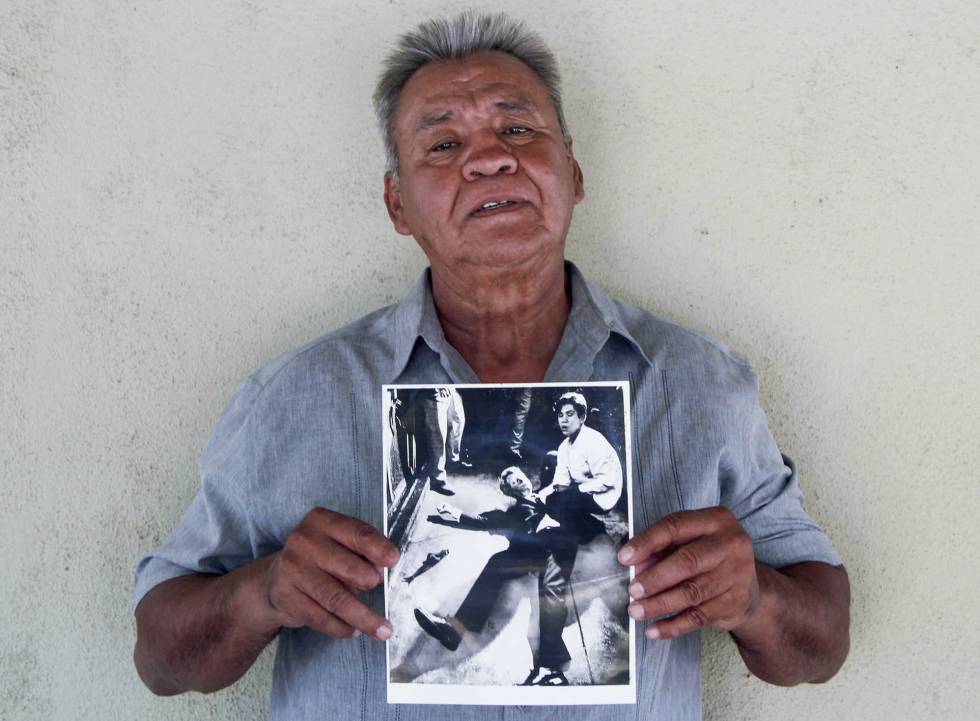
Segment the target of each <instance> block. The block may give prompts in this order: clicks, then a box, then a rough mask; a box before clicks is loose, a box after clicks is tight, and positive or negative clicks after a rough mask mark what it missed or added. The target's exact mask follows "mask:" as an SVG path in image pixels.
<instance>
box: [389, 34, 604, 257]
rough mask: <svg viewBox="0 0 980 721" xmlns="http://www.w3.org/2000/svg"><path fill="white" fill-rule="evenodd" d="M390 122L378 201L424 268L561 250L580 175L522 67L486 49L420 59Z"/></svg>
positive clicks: (533, 78) (543, 97) (549, 109)
mask: <svg viewBox="0 0 980 721" xmlns="http://www.w3.org/2000/svg"><path fill="white" fill-rule="evenodd" d="M394 128H395V139H396V142H397V147H398V155H399V177H398V179H395V178H393V177H391V176H390V175H386V176H385V204H386V205H387V207H388V212H389V214H390V215H391V219H392V222H393V223H394V225H395V229H396V230H397V231H398V232H399V233H402V234H404V235H413V236H415V238H416V240H417V241H418V243H419V245H420V246H421V247H422V250H423V251H425V254H426V255H427V256H428V257H429V261H430V262H431V263H432V265H433V267H438V268H440V269H449V270H453V271H457V272H464V273H465V271H466V266H468V265H477V266H480V267H488V266H490V267H503V268H506V267H509V266H515V265H519V264H521V263H525V262H527V261H529V260H534V259H536V258H537V259H539V260H540V259H542V258H544V259H547V260H552V259H553V258H554V257H555V256H557V257H559V258H560V257H563V256H564V245H565V235H566V234H567V232H568V226H569V223H570V222H571V218H572V209H573V208H574V207H575V204H576V203H578V202H579V201H580V200H582V198H583V197H584V196H585V190H584V186H583V182H582V172H581V169H580V168H579V166H578V163H577V162H576V160H575V157H574V156H573V155H572V146H571V142H568V143H566V142H565V141H564V139H563V137H562V133H561V128H560V126H559V123H558V115H557V113H556V111H555V109H554V106H553V105H552V103H551V99H550V97H549V96H548V91H547V89H546V88H545V86H544V84H543V83H542V82H541V80H540V79H539V78H538V77H537V75H535V74H534V72H532V71H531V69H530V68H528V67H527V66H526V65H524V63H522V62H521V61H519V60H517V59H516V58H514V57H512V56H510V55H507V54H505V53H500V52H486V53H481V54H479V55H475V56H473V57H471V58H468V59H466V60H463V61H445V62H439V63H430V64H429V65H425V66H423V67H422V68H421V69H419V70H418V71H417V72H416V73H415V74H414V75H413V76H412V77H411V78H410V79H409V81H408V83H407V84H406V85H405V88H404V89H403V91H402V94H401V97H400V99H399V101H398V106H397V108H396V113H395V122H394ZM488 204H489V205H488Z"/></svg>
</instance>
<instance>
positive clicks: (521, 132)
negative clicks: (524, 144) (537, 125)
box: [504, 125, 531, 135]
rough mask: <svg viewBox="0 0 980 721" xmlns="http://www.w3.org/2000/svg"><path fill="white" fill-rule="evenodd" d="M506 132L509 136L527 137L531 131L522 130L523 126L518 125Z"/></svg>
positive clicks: (527, 129) (528, 129)
mask: <svg viewBox="0 0 980 721" xmlns="http://www.w3.org/2000/svg"><path fill="white" fill-rule="evenodd" d="M504 132H505V133H507V134H508V135H526V134H527V133H530V132H531V129H530V128H522V127H521V126H519V125H518V126H516V127H513V128H507V130H505V131H504Z"/></svg>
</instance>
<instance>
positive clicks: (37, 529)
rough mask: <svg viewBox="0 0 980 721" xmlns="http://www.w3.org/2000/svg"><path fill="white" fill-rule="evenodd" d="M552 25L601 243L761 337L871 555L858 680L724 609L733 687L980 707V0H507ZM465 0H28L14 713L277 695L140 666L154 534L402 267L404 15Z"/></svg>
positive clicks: (15, 334)
mask: <svg viewBox="0 0 980 721" xmlns="http://www.w3.org/2000/svg"><path fill="white" fill-rule="evenodd" d="M494 8H495V9H503V10H508V11H511V12H512V13H513V14H515V15H517V16H519V17H522V18H524V19H526V20H527V21H529V23H530V24H531V25H532V26H533V27H536V28H538V29H539V30H540V31H541V32H542V33H543V35H544V36H545V38H546V39H547V40H548V41H549V43H550V44H551V45H552V46H553V48H554V50H555V51H556V53H557V55H558V57H559V60H560V63H561V66H562V68H563V71H564V74H565V78H566V83H565V93H566V97H567V114H568V117H569V121H570V123H571V127H572V130H573V134H574V136H575V148H576V151H577V154H578V156H579V159H580V161H581V163H582V166H583V168H584V169H585V175H586V184H587V192H588V197H587V199H586V201H585V203H584V204H583V205H582V206H580V207H579V208H578V210H577V212H576V216H575V220H574V224H573V227H572V231H571V234H570V239H569V250H568V254H569V257H571V258H572V259H574V260H575V261H576V262H578V263H579V264H580V265H581V266H582V267H583V268H584V269H585V270H586V271H587V272H588V273H589V275H590V276H591V277H592V278H593V279H594V280H595V281H598V282H599V283H600V284H601V285H603V286H604V287H606V288H607V289H608V290H609V291H610V292H612V293H613V294H615V295H617V296H619V297H621V298H623V299H624V300H627V301H630V302H633V303H636V304H639V305H642V306H644V307H646V308H648V309H650V310H652V311H654V312H657V313H660V314H662V315H664V316H666V317H668V318H671V319H674V320H676V321H679V322H681V323H685V324H687V325H690V326H693V327H695V328H697V329H700V330H703V331H706V332H709V333H711V334H713V335H715V336H717V337H720V338H722V339H723V340H725V341H727V342H728V343H729V344H731V345H732V346H734V347H736V348H737V349H739V350H741V351H742V352H743V353H745V354H746V355H747V356H748V357H749V358H750V359H751V360H752V362H753V363H754V364H755V366H756V368H757V370H758V372H759V375H760V378H761V382H762V394H763V403H764V406H765V407H766V409H767V410H768V412H769V416H770V420H771V424H772V427H773V431H774V433H775V435H776V437H777V440H778V441H779V442H780V445H781V446H782V448H783V449H784V450H785V451H786V452H787V453H789V454H791V455H793V456H795V458H796V459H797V460H798V462H799V464H800V468H801V473H802V482H803V484H804V489H805V491H806V493H807V498H808V508H809V510H810V511H811V512H812V514H813V515H814V516H815V517H816V518H817V519H818V520H819V521H820V522H821V523H822V524H823V525H824V526H825V528H826V529H827V530H828V532H829V533H830V535H831V537H832V538H833V539H834V541H835V543H836V545H837V547H838V549H839V550H840V552H841V555H842V556H843V557H844V559H845V560H846V563H847V567H848V569H849V571H850V575H851V579H852V583H853V589H854V590H853V593H854V602H853V643H852V650H851V655H850V658H849V660H848V662H847V664H846V666H845V667H844V669H843V671H842V672H841V673H840V675H839V676H838V677H837V678H836V679H835V680H834V681H833V682H832V683H830V684H829V685H824V686H813V687H802V688H795V689H789V690H787V689H779V688H774V687H770V686H766V685H765V684H763V683H762V682H759V681H757V680H755V679H753V678H750V677H749V676H748V674H747V672H746V671H745V670H744V668H743V667H742V666H741V664H740V661H739V660H738V657H737V655H736V652H735V650H734V647H733V645H732V644H731V642H730V641H729V640H728V639H727V637H725V636H723V635H720V634H713V633H710V634H706V635H705V638H704V659H705V660H704V667H705V683H704V707H705V716H706V718H707V719H709V720H711V721H718V720H721V719H799V720H809V719H834V720H835V721H836V720H840V719H862V720H863V719H886V720H888V721H893V720H894V719H965V718H969V717H975V716H974V715H975V714H976V709H977V708H978V707H980V698H978V695H980V692H978V689H980V678H978V676H977V659H978V658H980V624H978V618H977V616H978V614H977V603H978V598H980V593H978V591H980V588H978V586H980V581H978V578H980V572H978V565H977V558H978V557H977V550H976V549H977V545H978V543H980V530H978V524H977V521H976V519H977V517H978V514H980V495H978V491H977V467H978V464H980V451H978V441H977V437H978V432H977V426H978V418H980V403H978V397H980V377H978V375H980V374H978V367H980V363H978V361H980V358H978V355H980V333H978V324H977V314H978V311H980V292H978V285H980V284H978V276H980V256H978V249H977V244H978V237H977V228H978V226H980V169H978V165H980V121H978V117H980V7H978V5H977V3H976V2H975V1H974V0H967V1H964V2H954V1H952V0H937V1H936V2H929V3H923V2H908V1H900V0H867V1H866V2H862V3H852V2H809V1H801V0H795V1H792V2H748V1H745V0H742V1H740V2H736V3H732V2H725V1H722V0H710V1H706V2H701V3H688V2H665V1H656V2H626V1H622V2H612V1H610V2H604V3H597V2H585V1H583V0H572V1H570V2H561V3H559V2H551V1H549V2H545V3H537V4H527V3H518V2H513V1H511V0H505V1H504V2H501V3H496V4H495V5H494ZM455 9H456V6H455V5H454V4H450V3H439V2H420V3H406V2H398V1H393V2H389V1H387V0H385V1H382V0H359V1H358V2H356V3H341V2H318V3H306V4H300V3H292V2H276V3H272V2H269V3H260V2H233V1H232V0H220V1H219V0H216V1H214V2H209V3H198V2H189V1H188V2H166V3H158V2H153V3H148V2H139V1H137V2H133V3H113V2H71V3H57V2H44V3H41V2H32V1H30V0H5V1H3V2H0V252H2V255H0V402H2V407H3V410H2V414H0V484H2V488H0V492H2V497H3V502H2V504H0V549H2V551H0V552H2V564H3V566H2V573H0V717H2V718H4V719H161V720H162V719H199V718H211V719H236V720H237V719H242V718H263V717H264V715H265V702H266V694H267V689H268V685H269V678H270V673H271V664H270V661H271V658H272V654H271V653H269V652H267V653H266V654H265V655H264V656H263V657H262V658H261V660H260V662H259V663H257V664H256V666H255V667H254V668H253V669H252V671H251V672H250V673H249V674H248V675H247V677H246V678H245V679H244V680H243V681H241V682H240V683H238V684H237V685H236V686H234V687H233V688H231V689H228V690H225V691H223V692H220V693H218V694H215V695H213V696H208V697H204V696H199V695H189V696H186V697H181V698H174V699H157V698H155V697H153V696H152V695H151V694H150V693H149V692H148V691H146V690H145V689H144V688H143V687H142V685H141V684H140V682H139V680H138V679H137V677H136V674H135V671H134V670H133V667H132V663H131V660H130V658H131V651H132V645H133V642H134V638H135V631H134V623H133V619H132V615H131V609H130V601H129V598H130V591H131V581H132V570H133V565H134V563H135V561H136V559H137V557H138V556H139V555H140V554H142V553H144V552H146V551H148V550H149V549H151V548H153V547H154V546H155V545H156V544H157V543H158V542H159V541H160V540H161V539H162V538H163V537H164V536H165V535H166V534H167V533H168V532H169V531H170V530H171V529H172V528H173V526H174V525H175V523H176V522H177V520H178V518H179V516H180V514H181V512H182V511H183V509H184V508H185V506H186V505H187V504H188V502H189V501H190V499H191V498H192V496H193V494H194V493H195V490H196V488H197V486H198V479H197V476H196V467H195V466H196V460H197V457H198V455H199V453H200V451H201V449H202V447H203V445H204V442H205V440H206V438H207V435H208V433H209V432H210V429H211V427H212V425H213V423H214V422H215V420H216V418H217V416H218V413H219V412H220V410H221V408H222V406H223V405H224V403H225V401H226V399H227V398H228V396H229V394H230V392H231V390H232V389H233V387H234V386H235V384H236V383H237V382H238V381H239V380H240V379H241V378H243V377H244V376H245V375H246V374H248V373H249V372H251V371H252V370H253V369H254V368H256V367H257V366H259V365H260V364H262V363H263V362H264V361H266V360H268V359H270V358H271V357H273V356H275V355H277V354H279V353H280V352H283V351H285V350H287V349H289V348H291V347H294V346H296V345H298V344H300V343H302V342H304V341H306V340H308V339H310V338H312V337H315V336H317V335H319V334H321V333H323V332H325V331H327V330H329V329H331V328H334V327H337V326H338V325H340V324H343V323H345V322H347V321H349V320H352V319H354V318H355V317H357V316H359V315H361V314H363V313H366V312H368V311H369V310H371V309H373V308H375V307H377V306H379V305H381V304H385V303H389V302H392V301H394V300H396V299H397V298H399V297H400V296H401V295H402V294H403V293H404V292H405V291H406V289H407V288H408V287H409V285H410V284H411V282H412V281H413V280H414V279H415V278H416V277H417V275H418V274H419V272H420V271H421V270H422V268H423V267H424V261H423V257H422V255H421V253H420V252H419V251H418V250H417V249H416V248H415V246H414V244H413V242H412V241H411V239H405V238H402V237H401V236H397V235H396V234H395V233H394V232H393V230H392V229H391V227H390V225H389V222H388V220H387V218H386V215H385V213H384V210H383V208H382V204H381V175H382V150H381V143H380V139H379V137H378V135H377V133H376V130H375V125H374V119H373V117H372V114H371V107H370V94H371V91H372V85H373V81H374V77H375V74H376V72H377V71H378V69H379V67H380V58H381V56H382V55H383V53H384V51H385V48H386V45H387V43H388V42H390V40H391V39H392V38H393V37H394V36H395V35H396V34H397V33H398V32H400V31H403V30H405V29H407V28H409V27H410V26H412V25H414V24H415V23H416V22H418V21H419V20H421V19H423V18H424V17H426V16H429V15H431V14H433V13H434V12H437V11H445V10H455Z"/></svg>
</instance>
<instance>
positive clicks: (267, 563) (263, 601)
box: [233, 553, 282, 639]
mask: <svg viewBox="0 0 980 721" xmlns="http://www.w3.org/2000/svg"><path fill="white" fill-rule="evenodd" d="M277 555H278V554H275V553H273V554H271V555H269V556H264V557H262V558H260V559H258V560H256V561H253V562H252V563H250V564H249V565H248V566H246V567H245V568H243V569H242V575H241V577H240V578H239V579H238V583H237V584H236V586H235V591H234V601H233V606H234V607H236V608H237V610H238V611H239V612H240V613H242V614H243V617H244V621H245V624H246V626H247V627H248V628H250V629H252V630H253V631H254V632H255V634H256V635H258V636H262V637H268V638H269V639H271V638H273V637H274V636H275V635H276V634H277V633H279V630H280V629H281V628H282V622H281V620H280V618H279V613H278V612H277V611H276V609H275V608H274V607H273V606H272V603H271V602H270V600H269V569H270V567H271V566H272V564H273V563H274V562H275V560H276V556H277Z"/></svg>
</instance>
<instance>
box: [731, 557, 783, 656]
mask: <svg viewBox="0 0 980 721" xmlns="http://www.w3.org/2000/svg"><path fill="white" fill-rule="evenodd" d="M774 573H777V572H776V571H774V570H773V569H771V568H770V567H769V566H766V565H765V564H763V563H759V562H758V561H756V564H755V574H756V584H755V589H754V598H752V599H751V601H750V605H749V609H748V611H746V613H745V617H744V618H743V619H742V620H741V621H740V622H739V624H738V625H737V626H735V627H734V628H732V629H731V630H730V632H729V633H731V635H732V637H733V638H734V640H735V642H736V643H737V644H738V645H739V646H741V647H742V648H745V649H746V650H753V649H755V648H759V647H763V646H765V645H766V644H767V642H769V641H771V639H772V637H773V636H774V635H775V634H776V633H777V630H776V629H777V626H778V624H777V623H776V617H777V614H778V609H777V606H778V604H777V602H776V601H777V599H776V594H775V592H774V591H775V589H774V587H773V585H774V584H773V582H774V580H775V579H774V578H773V575H772V574H774Z"/></svg>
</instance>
